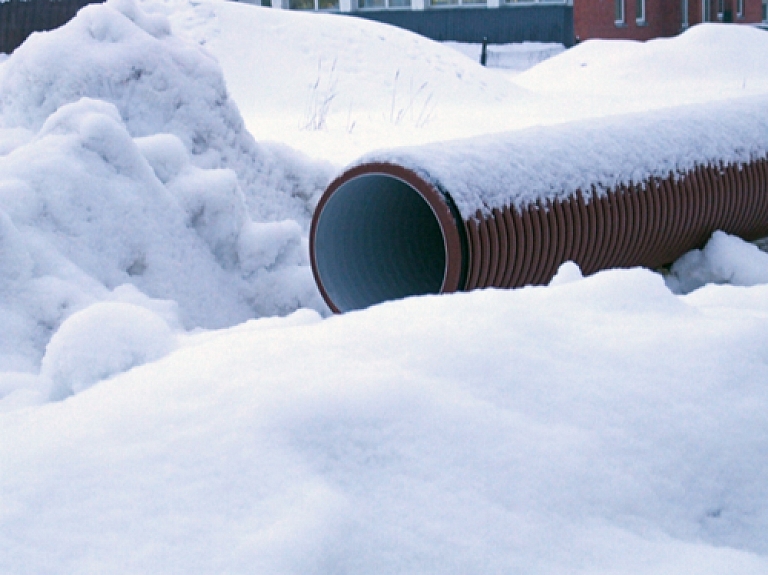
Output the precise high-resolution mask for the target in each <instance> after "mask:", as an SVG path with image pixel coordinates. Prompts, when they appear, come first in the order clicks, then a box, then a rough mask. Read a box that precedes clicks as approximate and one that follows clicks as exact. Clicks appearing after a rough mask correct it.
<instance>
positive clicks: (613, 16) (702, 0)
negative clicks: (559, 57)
mask: <svg viewBox="0 0 768 575" xmlns="http://www.w3.org/2000/svg"><path fill="white" fill-rule="evenodd" d="M766 2H768V0H573V27H574V33H575V35H576V39H577V41H581V40H588V39H590V38H621V39H627V40H649V39H651V38H658V37H660V36H674V35H675V34H679V33H680V32H682V31H683V30H685V29H686V28H688V27H689V26H693V25H694V24H699V23H701V22H736V23H743V24H754V23H758V22H761V21H764V20H765V19H766Z"/></svg>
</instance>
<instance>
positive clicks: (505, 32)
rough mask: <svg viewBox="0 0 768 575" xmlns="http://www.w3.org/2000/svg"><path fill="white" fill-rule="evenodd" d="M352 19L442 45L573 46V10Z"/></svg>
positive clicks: (367, 14)
mask: <svg viewBox="0 0 768 575" xmlns="http://www.w3.org/2000/svg"><path fill="white" fill-rule="evenodd" d="M350 15H351V16H358V17H362V18H368V19H369V20H376V21H377V22H383V23H385V24H392V25H393V26H398V27H400V28H405V29H406V30H410V31H412V32H416V33H417V34H421V35H422V36H426V37H427V38H431V39H432V40H437V41H440V42H443V41H446V40H450V41H454V42H470V43H477V44H479V43H481V42H482V41H483V38H487V39H488V42H490V43H492V44H510V43H513V42H558V43H560V44H564V45H565V46H567V47H571V46H573V44H574V33H573V6H568V5H565V4H555V5H542V4H533V5H523V6H501V7H500V8H469V7H467V8H461V7H456V8H432V9H427V10H360V11H357V12H351V13H350Z"/></svg>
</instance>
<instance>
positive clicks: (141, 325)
mask: <svg viewBox="0 0 768 575" xmlns="http://www.w3.org/2000/svg"><path fill="white" fill-rule="evenodd" d="M172 348H173V335H172V332H171V329H170V327H169V326H168V324H167V323H166V322H165V321H164V320H163V319H162V318H160V317H159V316H157V315H156V314H154V313H153V312H151V311H150V310H148V309H146V308H144V307H141V306H137V305H133V304H127V303H97V304H94V305H91V306H89V307H87V308H86V309H84V310H82V311H79V312H77V313H75V314H73V315H71V316H70V317H69V318H67V320H66V321H65V322H64V323H63V324H62V325H61V328H59V330H58V331H57V332H56V333H55V334H54V336H53V337H52V338H51V341H50V343H49V344H48V347H47V349H46V353H45V357H44V358H43V362H42V369H41V374H42V375H43V377H48V378H50V379H51V381H52V382H53V386H52V391H51V396H52V399H55V400H58V399H64V398H65V397H67V396H69V395H72V394H74V393H78V392H80V391H82V390H84V389H86V388H88V387H90V386H92V385H93V384H94V383H96V382H99V381H101V380H104V379H107V378H108V377H110V376H112V375H115V374H117V373H122V372H124V371H128V370H129V369H131V368H133V367H135V366H137V365H142V364H144V363H147V362H149V361H155V360H157V359H159V358H161V357H162V356H164V355H165V354H166V353H168V352H169V351H171V349H172Z"/></svg>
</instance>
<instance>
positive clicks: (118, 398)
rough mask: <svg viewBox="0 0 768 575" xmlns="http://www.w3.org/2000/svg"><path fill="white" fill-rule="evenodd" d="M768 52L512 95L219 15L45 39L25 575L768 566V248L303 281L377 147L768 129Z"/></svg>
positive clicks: (100, 11)
mask: <svg viewBox="0 0 768 575" xmlns="http://www.w3.org/2000/svg"><path fill="white" fill-rule="evenodd" d="M475 48H476V47H462V50H465V51H466V52H467V53H469V55H470V56H472V52H471V51H472V50H474V49H475ZM510 52H511V51H510ZM744 54H749V55H750V57H749V58H745V57H743V56H744ZM526 57H527V56H526ZM767 58H768V34H765V33H764V32H761V31H758V30H753V29H751V28H746V27H735V26H734V27H732V26H726V25H707V26H697V27H694V28H693V29H691V30H690V31H688V32H687V33H686V34H684V35H682V36H680V37H678V38H674V39H668V40H658V41H654V42H649V43H646V44H637V43H622V42H602V41H597V42H585V43H583V44H581V45H579V46H578V47H576V48H574V49H571V50H568V51H565V52H563V53H562V54H559V55H557V56H554V57H552V58H550V59H549V60H546V61H545V62H542V63H541V64H538V65H537V66H535V67H533V68H531V69H530V70H528V71H526V72H522V73H518V72H519V68H521V67H524V65H523V64H520V65H518V64H519V62H520V61H519V60H518V61H516V63H514V64H510V63H509V62H507V64H505V65H508V66H509V68H511V69H513V71H514V73H512V74H509V73H506V72H505V71H503V70H498V69H493V68H490V69H489V68H482V67H480V66H479V65H478V64H477V63H476V61H475V60H476V58H474V57H467V56H465V55H463V54H462V53H460V51H458V50H456V49H454V47H451V46H444V45H440V44H436V43H434V42H430V41H428V40H425V39H423V38H418V37H416V36H413V35H411V34H409V33H406V32H403V31H400V30H396V29H393V28H391V27H386V26H381V25H378V24H375V23H371V22H366V21H362V20H356V19H353V18H347V17H337V16H333V15H327V14H325V15H324V14H300V13H292V12H288V11H279V10H268V9H262V8H259V7H255V6H249V5H243V4H235V3H225V2H221V1H219V0H212V1H208V0H206V1H202V2H198V1H195V2H188V1H187V0H165V1H160V0H145V1H143V2H141V3H140V4H138V5H137V4H135V3H133V2H131V1H130V0H109V1H108V2H107V4H105V5H99V6H90V7H88V8H86V9H84V10H83V11H82V12H81V13H80V15H79V16H78V17H77V18H76V19H75V20H74V21H73V22H71V23H70V24H69V25H67V26H65V27H64V28H61V29H59V30H57V31H54V32H50V33H46V34H37V35H34V36H33V37H32V38H31V39H30V40H29V41H28V42H27V43H26V44H25V45H24V46H22V48H20V49H19V50H17V51H16V52H15V53H14V54H13V55H11V56H10V57H8V58H7V59H4V60H2V61H0V412H1V413H0V549H2V550H3V551H2V553H0V572H2V573H9V574H16V573H25V574H26V573H50V572H56V573H105V572H120V573H153V574H155V573H184V574H185V575H186V574H190V573H211V572H219V573H297V574H298V573H301V574H306V573H340V572H348V573H361V572H365V573H440V574H443V573H462V574H464V573H537V574H538V573H553V574H554V573H557V574H562V573H579V574H596V573H649V574H650V573H653V574H656V573H674V574H677V573H701V574H705V573H706V574H707V575H709V574H713V573H723V574H729V575H730V574H734V573H736V574H741V573H744V574H746V573H750V574H751V573H754V574H762V573H765V572H767V571H768V547H767V546H766V541H768V507H766V502H767V501H768V487H766V486H767V485H768V481H766V479H767V478H768V424H766V418H765V411H766V407H768V405H767V404H768V388H766V382H768V353H767V352H766V349H765V344H764V342H765V340H766V336H767V335H768V333H766V331H767V328H768V323H767V321H768V303H766V302H768V292H767V291H766V290H767V289H768V254H766V253H765V252H763V251H760V250H759V249H758V248H757V247H755V246H754V245H752V244H748V243H746V242H744V241H742V240H740V239H738V238H734V237H732V236H728V235H726V234H724V233H721V232H718V233H716V234H715V235H714V236H713V238H712V240H711V241H710V242H709V243H708V244H707V245H706V246H704V247H703V248H702V249H701V250H696V251H693V252H690V253H689V254H687V255H685V256H684V257H683V258H681V259H680V260H678V261H677V262H675V263H674V265H672V266H671V268H670V270H669V271H668V272H667V273H666V276H664V277H663V276H662V275H660V274H659V273H656V272H653V271H649V270H640V269H634V270H612V271H605V272H601V273H599V274H596V275H594V276H592V277H588V278H582V277H581V274H580V272H579V270H578V268H576V266H574V265H573V264H565V265H564V266H563V267H562V268H561V270H560V272H559V273H558V275H557V276H556V277H555V279H554V280H553V282H552V285H551V286H548V287H537V288H524V289H518V290H509V291H497V290H484V291H478V292H474V293H470V294H454V295H450V296H439V297H438V296H430V297H421V298H411V299H408V300H405V301H400V302H390V303H386V304H383V305H379V306H376V307H374V308H371V309H368V310H364V311H360V312H354V313H349V314H347V315H345V316H341V317H331V318H329V317H327V310H325V308H324V306H323V305H322V303H321V301H320V298H319V296H318V295H317V292H316V289H315V288H314V285H313V284H312V281H311V274H310V272H309V268H308V266H307V259H306V229H307V223H308V218H309V214H310V213H311V209H312V206H313V205H314V202H315V201H316V200H317V197H318V193H319V192H320V191H321V189H322V187H323V185H324V184H325V183H326V182H327V181H328V180H329V178H330V177H332V175H333V174H334V173H335V172H336V171H338V170H340V169H342V167H343V165H344V164H346V163H347V162H351V161H354V160H355V159H356V158H359V157H361V156H363V155H365V154H367V153H371V152H373V151H374V150H375V149H377V148H387V149H391V148H393V147H397V146H402V145H413V144H421V143H426V142H435V141H441V140H444V139H446V138H451V139H453V138H461V137H469V136H479V135H482V134H485V133H498V132H501V131H504V130H512V129H514V130H521V131H518V132H517V135H512V136H510V137H513V138H519V137H520V134H526V133H533V132H536V131H537V130H545V128H544V127H541V126H548V125H550V126H551V125H554V124H558V123H560V124H563V126H555V127H554V130H555V131H560V132H562V133H565V132H567V130H568V129H570V128H568V126H573V125H578V122H584V121H587V120H588V119H589V118H597V117H603V118H601V119H595V120H593V121H590V122H589V125H591V126H598V127H599V126H605V125H616V124H617V123H618V124H620V125H624V126H626V125H627V124H628V123H631V122H632V121H637V122H641V121H644V120H642V118H645V117H646V116H632V115H625V114H627V113H638V112H643V111H647V110H656V111H654V112H653V114H651V115H650V116H648V117H649V118H654V117H657V118H658V117H663V118H665V119H666V120H665V121H666V122H667V123H668V124H669V125H670V126H672V127H674V125H675V123H676V122H683V120H682V119H681V118H682V117H683V116H684V115H685V114H680V113H679V112H681V111H685V113H687V114H689V116H688V117H689V118H691V117H695V115H696V114H697V113H701V110H705V111H706V110H707V109H713V110H714V109H717V110H722V109H728V110H731V111H733V110H737V109H738V108H739V107H740V106H742V105H743V103H744V102H749V103H752V104H754V105H755V106H756V109H757V112H756V114H757V115H756V116H755V118H757V120H756V121H754V122H752V123H751V124H749V125H742V126H734V125H730V126H725V125H724V127H723V129H726V128H727V129H729V130H731V132H730V136H728V137H729V138H733V139H732V140H729V141H735V139H737V138H738V136H739V134H742V135H744V136H745V137H746V134H747V133H748V132H750V131H752V132H754V134H755V138H757V139H758V140H759V139H760V138H764V137H765V133H764V131H765V128H764V126H763V125H762V124H760V123H759V121H761V118H760V117H759V107H760V106H761V102H763V101H764V99H765V97H766V95H768V73H767V72H766V70H768V66H766V65H763V63H765V60H766V59H767ZM699 60H701V61H707V62H708V66H707V67H706V68H705V69H702V68H692V67H691V64H692V62H694V61H699ZM287 71H290V73H288V72H287ZM745 97H746V99H745ZM695 104H705V106H704V107H703V108H698V107H697V106H695ZM707 107H709V108H707ZM661 108H665V110H661ZM697 110H698V112H697ZM729 113H731V112H729ZM607 116H611V117H607ZM732 117H734V118H737V119H739V116H738V114H737V113H733V116H732ZM742 120H743V118H741V119H740V121H742ZM702 123H705V122H703V121H702ZM693 124H694V127H693V128H691V130H690V133H692V134H694V136H693V137H692V139H693V140H695V139H696V138H699V139H700V140H701V146H700V149H708V147H711V146H715V145H717V144H716V143H715V142H713V141H712V140H713V139H714V137H715V136H713V135H710V134H709V133H708V132H707V130H709V129H710V128H708V127H707V126H702V125H695V124H696V122H693ZM716 135H718V134H716ZM498 137H499V136H494V137H493V138H498ZM493 138H491V139H490V140H489V141H491V140H493ZM643 141H647V140H643ZM286 144H287V145H286ZM593 144H594V143H593ZM617 145H620V144H617ZM686 145H687V144H686ZM289 146H290V147H289ZM596 147H597V146H596V145H595V148H596ZM730 148H731V151H732V152H733V151H734V150H733V146H731V147H730ZM691 149H692V150H694V151H695V150H696V149H697V147H696V146H692V147H691ZM299 150H300V151H299ZM744 150H746V148H744ZM744 150H741V152H744ZM586 151H588V150H586V149H585V152H586ZM593 151H594V150H593ZM741 152H739V151H738V150H737V151H735V153H741ZM376 153H380V152H376ZM525 153H527V154H531V151H530V150H528V151H526V152H525ZM674 153H678V154H679V153H680V149H678V148H676V149H675V150H670V154H674ZM433 157H434V154H433ZM557 158H559V159H560V165H561V166H562V167H563V168H565V169H575V168H578V166H579V165H581V164H579V161H580V160H578V158H575V157H574V153H573V152H569V154H566V155H563V154H559V155H558V154H555V155H554V156H553V161H555V160H556V159H557ZM584 169H586V168H584V167H583V166H582V168H581V169H580V171H581V173H583V170H584ZM682 294H687V295H682ZM276 314H280V315H283V316H284V317H261V319H253V318H256V317H260V316H275V315H276Z"/></svg>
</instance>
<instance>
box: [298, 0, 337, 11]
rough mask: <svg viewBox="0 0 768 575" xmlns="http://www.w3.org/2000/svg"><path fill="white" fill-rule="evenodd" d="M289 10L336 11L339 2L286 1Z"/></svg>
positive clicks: (329, 0)
mask: <svg viewBox="0 0 768 575" xmlns="http://www.w3.org/2000/svg"><path fill="white" fill-rule="evenodd" d="M288 7H289V8H290V9H291V10H338V9H339V0H288Z"/></svg>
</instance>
